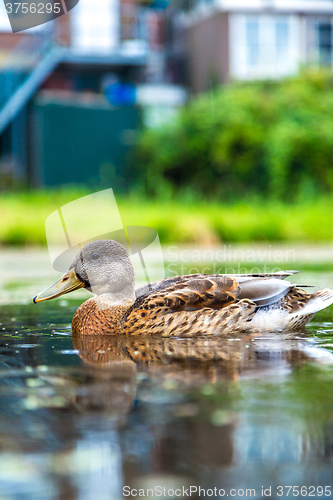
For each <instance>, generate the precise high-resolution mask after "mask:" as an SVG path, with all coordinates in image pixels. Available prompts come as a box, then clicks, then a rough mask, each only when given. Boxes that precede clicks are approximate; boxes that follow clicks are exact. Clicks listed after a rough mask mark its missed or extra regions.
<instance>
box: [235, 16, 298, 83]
mask: <svg viewBox="0 0 333 500" xmlns="http://www.w3.org/2000/svg"><path fill="white" fill-rule="evenodd" d="M300 29H301V27H300V21H299V18H298V17H297V16H295V15H271V14H259V15H246V14H231V15H230V70H231V74H232V76H234V77H236V78H249V79H250V78H276V77H279V76H283V75H288V74H291V73H293V72H294V71H296V70H297V68H298V65H299V63H300V60H301V46H300V43H301V42H300V41H301V33H300Z"/></svg>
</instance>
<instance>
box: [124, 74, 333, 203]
mask: <svg viewBox="0 0 333 500" xmlns="http://www.w3.org/2000/svg"><path fill="white" fill-rule="evenodd" d="M132 168H133V169H134V170H135V172H136V177H137V182H138V183H139V185H140V186H141V189H142V191H143V192H144V193H145V194H148V195H155V196H166V195H168V194H169V195H172V194H175V193H177V191H179V190H180V191H182V192H187V193H189V192H190V193H192V194H193V193H198V194H200V196H203V197H206V196H209V197H211V196H212V197H215V198H216V197H218V198H219V199H220V200H221V201H222V199H223V200H230V199H235V198H237V196H240V195H243V194H244V192H246V193H247V195H250V196H258V195H259V197H260V198H262V197H264V198H266V197H268V198H272V199H279V200H283V201H294V200H300V199H304V198H305V199H309V197H313V196H316V195H318V194H319V193H321V194H324V193H331V192H332V190H333V73H332V72H331V71H328V70H322V69H320V70H319V69H317V70H306V71H303V72H302V73H301V74H300V75H298V76H297V77H293V78H288V79H285V80H281V81H261V82H252V83H231V84H229V85H227V86H224V87H221V88H218V89H216V90H215V91H213V92H210V93H208V94H204V95H200V96H199V97H196V98H194V99H192V100H191V101H190V103H189V104H188V105H187V106H186V107H185V108H183V109H182V110H181V111H180V112H179V114H178V115H177V118H176V119H175V120H174V121H173V122H172V123H169V124H167V125H164V126H163V127H161V128H157V129H147V130H145V131H143V133H142V134H141V136H140V138H139V141H138V143H137V146H136V149H135V151H134V154H133V157H132ZM221 197H222V198H221Z"/></svg>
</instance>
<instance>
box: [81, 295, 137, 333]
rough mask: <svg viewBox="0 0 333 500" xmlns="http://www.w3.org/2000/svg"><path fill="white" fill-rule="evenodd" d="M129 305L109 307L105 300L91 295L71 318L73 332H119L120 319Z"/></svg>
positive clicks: (120, 330)
mask: <svg viewBox="0 0 333 500" xmlns="http://www.w3.org/2000/svg"><path fill="white" fill-rule="evenodd" d="M128 308H129V305H127V306H126V305H118V306H117V307H110V305H109V304H108V302H107V301H103V300H101V298H99V299H98V300H96V299H95V297H92V298H91V299H89V300H86V301H85V302H84V303H83V304H82V305H81V306H80V307H79V308H78V310H77V311H76V313H75V314H74V317H73V320H72V331H73V332H74V333H85V334H87V335H90V334H98V333H101V332H105V333H107V332H112V333H121V332H122V329H121V328H120V321H121V319H122V318H123V316H124V314H125V313H126V311H128Z"/></svg>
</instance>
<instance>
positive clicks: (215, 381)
mask: <svg viewBox="0 0 333 500" xmlns="http://www.w3.org/2000/svg"><path fill="white" fill-rule="evenodd" d="M4 262H5V259H2V265H3V268H2V272H3V274H2V275H3V276H4V277H5V279H4V280H3V281H2V285H1V286H2V288H1V305H0V323H1V324H0V328H1V332H2V333H1V336H0V408H1V412H0V443H1V451H0V498H1V500H2V499H30V498H33V499H36V500H37V499H55V498H61V499H77V498H78V499H94V500H95V499H97V500H99V499H105V500H106V499H108V500H110V499H115V500H116V499H121V498H122V497H123V493H125V495H126V497H127V494H129V496H128V497H129V498H134V497H135V493H137V494H139V493H140V492H141V493H145V494H146V493H147V494H146V497H150V498H187V496H188V495H189V494H190V493H192V498H202V497H203V498H205V496H204V493H206V498H207V496H209V497H211V498H222V497H223V496H225V497H227V496H229V497H234V498H241V497H243V498H249V497H251V498H268V497H271V498H293V497H294V496H297V494H296V493H297V491H298V490H297V488H296V489H294V490H289V489H288V488H287V487H288V486H293V487H294V488H295V487H297V486H298V487H299V492H300V493H299V496H302V497H303V498H319V497H323V498H333V494H332V490H333V472H332V471H333V391H332V387H333V384H332V383H333V361H332V360H333V354H332V353H333V350H332V349H333V323H332V318H333V308H332V307H331V308H329V309H327V310H326V311H324V312H323V313H321V314H319V315H317V316H316V318H315V321H313V322H312V323H311V324H310V325H309V328H308V331H307V332H296V333H292V334H291V333H285V334H281V333H280V334H274V333H272V334H260V333H256V334H252V335H240V336H234V337H232V336H230V337H209V338H207V337H196V338H192V339H191V338H186V339H182V338H170V339H163V338H150V339H148V338H134V339H133V338H126V337H114V336H104V337H98V336H96V337H93V338H90V337H80V336H75V337H73V338H72V335H71V329H70V322H71V318H72V316H73V314H74V312H75V310H76V308H77V306H78V305H79V304H80V303H81V302H82V300H84V298H85V297H86V295H85V292H78V294H77V295H76V297H78V298H77V299H74V300H73V299H71V298H70V297H71V296H70V295H68V296H65V297H64V298H60V299H58V300H54V301H50V302H45V303H42V304H38V305H34V304H32V303H30V299H31V297H33V296H34V294H36V292H38V291H40V289H42V288H43V287H45V286H47V285H48V284H50V283H51V282H52V279H53V278H54V279H55V278H56V277H57V276H56V274H55V273H54V274H52V270H51V271H50V266H49V264H48V260H47V256H45V255H44V254H41V255H37V256H36V253H35V252H32V253H31V256H29V253H25V256H24V257H22V255H21V254H20V253H18V254H17V255H16V256H15V255H13V254H12V253H11V254H10V255H9V254H8V256H7V257H6V264H4ZM302 278H303V279H304V275H303V276H302ZM320 279H322V281H325V283H323V285H324V286H329V285H330V286H331V287H333V278H332V275H331V271H330V270H328V271H325V270H324V269H321V272H320V273H318V272H311V270H310V269H308V270H307V273H306V281H312V282H314V283H316V284H317V282H318V280H320ZM300 281H302V280H301V279H300ZM67 297H68V298H67ZM72 297H74V294H73V295H72ZM124 487H125V489H124V490H123V488H124ZM191 487H192V490H190V488H191ZM199 487H201V488H202V490H201V491H199ZM301 487H303V490H301ZM163 488H165V490H163ZM196 488H197V489H196ZM270 488H271V490H270ZM321 488H322V489H321ZM325 488H326V490H325ZM147 489H148V490H149V491H148V492H147ZM246 490H248V491H246ZM130 493H132V495H131V494H130ZM160 493H162V495H161V494H160ZM136 498H138V496H137V497H136Z"/></svg>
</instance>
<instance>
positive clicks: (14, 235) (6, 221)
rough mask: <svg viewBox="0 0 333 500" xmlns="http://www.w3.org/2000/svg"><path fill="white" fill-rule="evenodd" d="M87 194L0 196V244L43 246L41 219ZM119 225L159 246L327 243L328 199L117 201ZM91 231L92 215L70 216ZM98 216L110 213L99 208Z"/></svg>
mask: <svg viewBox="0 0 333 500" xmlns="http://www.w3.org/2000/svg"><path fill="white" fill-rule="evenodd" d="M87 194H89V191H88V190H84V189H69V188H67V189H65V190H41V191H31V192H21V193H2V194H1V197H0V220H1V224H0V244H2V245H30V244H31V245H45V244H46V237H45V220H46V218H47V217H48V216H49V215H50V214H51V213H52V212H53V211H54V210H56V209H57V208H59V207H61V206H62V205H64V204H66V203H68V202H70V201H73V200H75V199H77V198H79V197H81V196H84V195H87ZM117 202H118V207H119V210H120V214H121V217H122V220H123V223H124V224H125V225H138V226H149V227H153V228H154V229H156V230H157V232H158V234H159V236H160V240H161V242H162V243H171V242H177V243H193V244H209V243H218V242H251V241H257V242H259V241H281V242H282V241H287V242H325V241H330V240H332V239H333V217H332V215H333V198H331V197H328V196H327V197H322V198H318V199H315V200H311V201H303V202H298V203H294V204H290V205H286V204H283V203H282V202H278V201H273V200H272V201H260V200H252V201H250V200H246V201H237V202H234V203H228V204H225V203H223V201H221V202H219V201H216V200H215V201H202V200H201V201H200V202H197V201H196V199H195V198H193V197H187V198H184V199H174V200H170V199H165V200H163V199H162V200H149V199H144V198H143V197H138V196H128V197H126V196H124V195H122V196H119V197H118V196H117ZM76 216H77V217H78V218H79V219H80V218H81V216H82V219H83V220H84V225H85V226H86V227H94V224H95V221H96V213H92V212H91V211H87V213H85V214H83V213H82V214H76ZM98 216H99V217H105V218H106V217H109V216H110V214H109V212H108V208H107V202H106V201H105V205H104V204H103V203H102V204H101V206H100V208H99V211H98Z"/></svg>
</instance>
